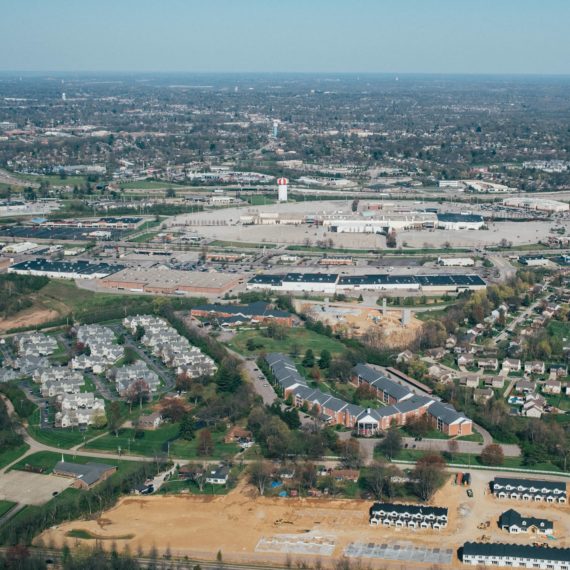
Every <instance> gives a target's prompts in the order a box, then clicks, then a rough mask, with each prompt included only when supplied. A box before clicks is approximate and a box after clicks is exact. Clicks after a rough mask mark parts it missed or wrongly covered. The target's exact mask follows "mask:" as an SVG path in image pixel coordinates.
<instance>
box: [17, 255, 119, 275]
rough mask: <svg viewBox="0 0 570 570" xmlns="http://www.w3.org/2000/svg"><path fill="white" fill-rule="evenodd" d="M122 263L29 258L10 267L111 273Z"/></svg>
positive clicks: (56, 271) (21, 269) (81, 272)
mask: <svg viewBox="0 0 570 570" xmlns="http://www.w3.org/2000/svg"><path fill="white" fill-rule="evenodd" d="M123 268H124V265H109V264H108V263H90V262H89V261H82V260H79V261H50V260H48V259H31V260H29V261H22V262H20V263H15V264H14V265H12V266H11V267H10V269H15V270H20V271H49V272H51V273H80V274H83V275H91V274H93V273H113V272H115V271H120V270H121V269H123Z"/></svg>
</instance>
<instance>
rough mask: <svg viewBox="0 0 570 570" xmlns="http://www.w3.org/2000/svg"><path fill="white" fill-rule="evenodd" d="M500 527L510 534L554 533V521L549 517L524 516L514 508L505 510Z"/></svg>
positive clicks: (500, 519)
mask: <svg viewBox="0 0 570 570" xmlns="http://www.w3.org/2000/svg"><path fill="white" fill-rule="evenodd" d="M499 528H500V529H501V530H506V531H507V532H508V533H510V534H520V533H533V534H552V533H553V532H554V523H553V522H552V521H549V520H547V519H538V518H535V517H524V516H522V515H521V514H520V513H519V512H517V511H515V510H514V509H509V510H508V511H505V512H504V513H503V514H502V515H501V516H500V518H499Z"/></svg>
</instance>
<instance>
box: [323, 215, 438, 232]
mask: <svg viewBox="0 0 570 570" xmlns="http://www.w3.org/2000/svg"><path fill="white" fill-rule="evenodd" d="M436 222H437V218H436V215H435V214H433V213H430V212H411V213H405V214H404V213H390V214H383V215H379V214H376V215H375V216H374V217H360V216H359V217H350V218H345V219H342V218H338V217H335V216H331V218H329V219H325V220H323V227H325V228H327V230H328V231H330V232H334V233H361V234H385V233H387V232H389V231H390V230H411V229H422V228H434V227H436Z"/></svg>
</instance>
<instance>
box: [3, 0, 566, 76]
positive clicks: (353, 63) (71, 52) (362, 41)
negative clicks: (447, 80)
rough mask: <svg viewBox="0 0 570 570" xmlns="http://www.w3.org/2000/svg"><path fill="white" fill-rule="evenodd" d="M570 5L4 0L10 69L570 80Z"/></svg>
mask: <svg viewBox="0 0 570 570" xmlns="http://www.w3.org/2000/svg"><path fill="white" fill-rule="evenodd" d="M569 23H570V0H0V70H21V71H25V70H28V71H80V70H86V71H95V70H96V71H105V70H109V71H129V70H131V71H232V72H235V71H238V72H241V71H306V72H310V71H325V72H330V71H348V72H350V71H357V72H364V71H370V72H399V73H405V72H412V73H413V72H425V73H432V72H433V73H543V74H569V73H570V32H569V30H568V26H569Z"/></svg>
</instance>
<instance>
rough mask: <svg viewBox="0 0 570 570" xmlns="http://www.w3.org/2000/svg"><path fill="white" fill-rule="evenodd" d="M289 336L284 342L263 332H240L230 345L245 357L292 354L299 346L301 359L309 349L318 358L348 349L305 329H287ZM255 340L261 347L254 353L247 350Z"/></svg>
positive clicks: (334, 340) (338, 342) (331, 339)
mask: <svg viewBox="0 0 570 570" xmlns="http://www.w3.org/2000/svg"><path fill="white" fill-rule="evenodd" d="M286 334H287V336H286V338H285V339H284V340H276V339H273V338H268V337H266V336H264V335H263V331H262V330H248V331H240V332H238V333H237V334H236V335H235V337H234V338H233V339H232V340H231V342H229V343H228V346H229V347H230V348H233V349H234V350H237V351H238V352H239V353H241V354H245V355H257V354H259V353H261V352H284V353H290V352H291V349H292V347H293V346H298V347H299V350H300V359H301V360H302V355H304V353H305V351H306V350H307V349H309V348H310V349H312V350H313V352H314V353H315V355H316V356H318V355H319V353H320V352H321V350H328V351H329V352H330V353H331V354H332V355H333V356H334V355H337V354H342V353H343V352H344V351H346V347H345V346H344V344H342V343H341V342H340V341H339V340H336V339H334V338H329V337H328V336H324V335H320V334H317V333H316V332H313V331H309V330H307V329H305V328H291V329H287V333H286ZM249 339H254V340H255V341H256V342H257V343H259V344H260V345H261V346H259V348H257V349H256V350H254V351H249V350H248V349H247V341H248V340H249Z"/></svg>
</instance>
